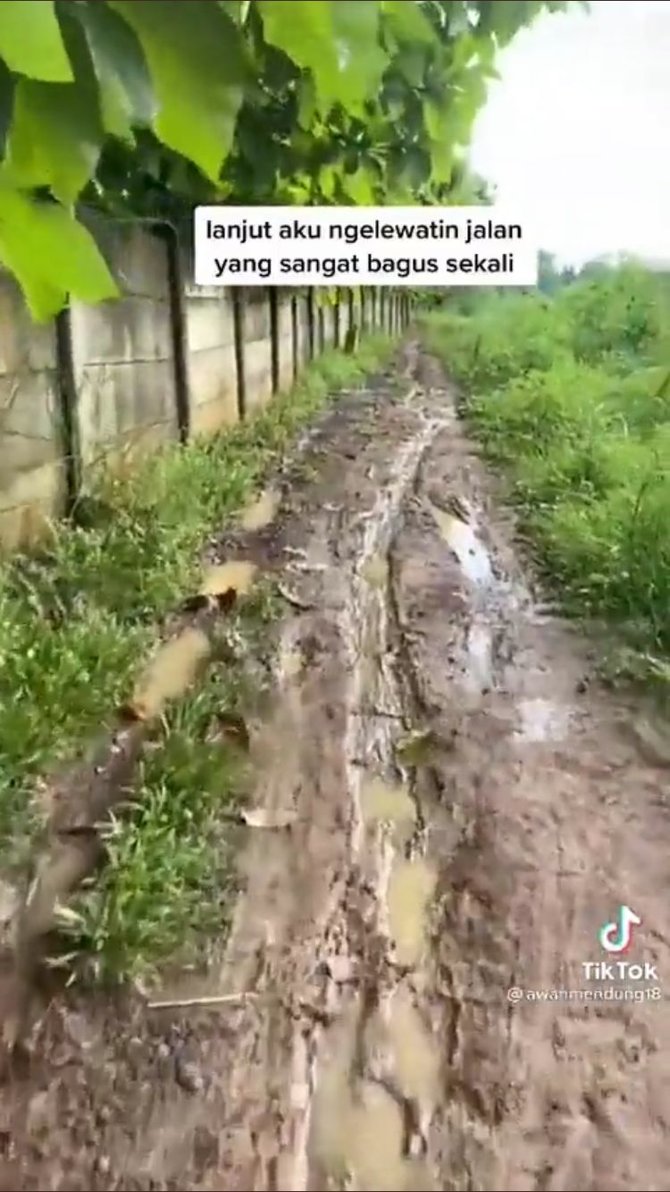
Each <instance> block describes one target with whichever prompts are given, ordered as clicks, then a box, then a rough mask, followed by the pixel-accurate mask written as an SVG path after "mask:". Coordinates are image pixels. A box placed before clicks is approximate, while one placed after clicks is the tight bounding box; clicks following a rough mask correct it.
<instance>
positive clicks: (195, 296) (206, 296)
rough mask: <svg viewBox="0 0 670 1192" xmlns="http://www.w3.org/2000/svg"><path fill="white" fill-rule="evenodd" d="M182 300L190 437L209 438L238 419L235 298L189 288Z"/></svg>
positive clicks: (206, 288)
mask: <svg viewBox="0 0 670 1192" xmlns="http://www.w3.org/2000/svg"><path fill="white" fill-rule="evenodd" d="M185 299H186V302H185V308H186V309H185V346H186V358H187V365H188V382H189V392H190V414H191V417H190V427H191V433H192V434H194V435H209V434H214V433H216V431H218V430H221V428H222V427H225V426H232V425H233V424H234V423H235V422H237V420H238V417H239V414H238V408H237V360H236V356H235V315H234V309H233V298H232V294H231V292H230V290H222V289H220V288H219V287H218V286H212V287H209V286H194V285H192V284H191V283H188V284H187V286H186V292H185Z"/></svg>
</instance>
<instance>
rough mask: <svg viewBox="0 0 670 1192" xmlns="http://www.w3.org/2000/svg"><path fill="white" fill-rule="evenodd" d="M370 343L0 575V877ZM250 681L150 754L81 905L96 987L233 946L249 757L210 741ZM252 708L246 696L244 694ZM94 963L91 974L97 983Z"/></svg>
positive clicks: (183, 719) (169, 733) (155, 461)
mask: <svg viewBox="0 0 670 1192" xmlns="http://www.w3.org/2000/svg"><path fill="white" fill-rule="evenodd" d="M390 348H391V344H390V341H388V340H387V339H386V338H382V337H376V338H369V339H367V340H364V341H363V342H362V343H361V345H360V348H359V351H358V353H357V355H356V356H355V357H352V356H346V355H344V354H342V353H339V352H330V353H326V354H324V355H323V356H322V357H321V358H320V359H319V360H318V361H317V362H315V363H314V364H313V365H312V366H311V367H310V368H309V369H308V370H307V372H306V373H305V375H304V378H303V379H302V380H301V381H300V382H299V384H298V385H297V386H296V388H295V389H294V390H293V392H292V393H291V394H289V395H287V396H286V397H282V398H280V399H277V400H275V401H274V402H273V403H272V404H271V405H270V406H269V407H268V408H267V410H266V411H264V412H263V413H262V414H261V415H260V416H259V417H257V418H256V419H255V420H253V421H250V422H249V423H246V424H244V425H241V426H239V427H236V428H235V429H233V430H231V431H230V432H229V433H225V434H222V435H220V436H218V437H216V438H214V439H211V440H208V441H196V442H194V443H192V444H190V445H188V446H187V447H185V448H179V447H176V446H175V447H173V448H169V449H167V450H165V451H164V452H162V453H160V454H158V455H156V456H154V457H153V458H152V459H151V460H150V461H148V462H147V463H146V464H145V465H144V467H143V468H142V469H138V471H137V472H136V473H135V474H134V475H133V476H132V477H130V478H125V479H123V480H119V479H117V480H108V481H107V482H106V483H103V484H101V486H100V487H99V488H98V490H97V491H96V492H95V494H94V495H93V496H92V497H91V498H90V499H89V500H88V501H87V502H86V503H85V504H82V508H81V515H82V517H81V520H82V522H83V524H80V525H78V526H76V527H75V526H70V525H65V524H63V525H59V526H57V527H55V529H54V534H53V540H52V541H50V542H49V545H48V547H47V548H44V549H42V550H41V551H39V552H37V553H33V554H31V555H21V556H16V557H13V558H11V559H8V560H6V561H5V563H4V565H3V568H2V572H1V573H0V863H1V864H2V867H3V869H4V871H5V873H8V874H9V875H10V876H11V874H12V873H15V872H17V871H21V870H22V869H23V867H24V865H25V863H26V859H27V856H28V853H29V849H30V844H31V840H32V838H33V835H34V830H35V827H36V821H35V817H34V815H33V811H32V791H33V789H34V785H35V781H36V779H37V778H38V777H39V776H40V775H43V774H45V773H48V772H49V771H51V770H52V769H53V768H54V767H57V766H58V765H59V764H60V763H62V762H64V761H66V760H68V759H71V758H73V757H74V756H76V754H77V753H78V751H79V750H80V748H81V747H82V746H83V745H84V744H85V743H86V742H87V740H89V739H90V738H91V736H92V735H93V734H95V733H96V732H97V731H99V729H100V726H101V724H104V723H105V721H106V720H107V719H108V718H109V716H110V713H111V712H112V711H113V709H114V708H115V707H116V706H118V704H119V703H120V702H121V701H122V700H123V698H124V697H126V696H127V695H128V693H129V691H130V689H131V687H132V683H133V680H134V677H135V674H136V673H137V670H138V668H139V667H140V665H141V664H142V662H143V661H144V660H145V659H146V657H147V654H148V653H149V652H150V650H151V648H152V645H153V643H154V642H155V639H156V632H157V625H158V624H159V623H160V621H161V618H162V617H164V615H165V614H167V613H168V612H170V611H171V610H172V609H173V608H174V607H175V606H176V605H177V604H178V603H179V601H180V600H181V599H183V597H184V596H185V595H187V594H188V593H189V592H191V591H193V590H194V587H195V585H196V583H197V580H198V576H199V552H200V548H201V547H202V545H203V544H204V541H205V539H206V538H207V535H208V534H209V533H211V532H213V531H215V530H217V529H219V528H221V527H222V525H223V524H224V523H225V522H226V521H227V520H228V519H230V518H231V516H233V515H234V514H235V513H236V512H237V511H238V510H239V509H240V508H241V507H242V506H244V505H245V504H246V503H247V502H248V500H249V499H250V498H251V497H252V496H253V494H254V492H255V491H256V490H257V488H258V486H259V484H260V483H261V482H262V479H263V476H264V474H265V473H266V472H267V470H268V469H269V468H270V466H271V465H272V464H273V463H274V462H275V461H276V460H277V459H278V458H279V457H280V456H281V454H282V453H283V452H284V451H285V449H286V448H287V447H288V446H289V444H290V442H291V440H292V439H293V437H294V436H295V434H296V432H297V431H298V430H299V429H300V428H301V427H302V426H304V425H305V424H306V423H307V422H308V421H309V420H310V418H311V417H312V416H313V415H314V414H316V413H317V412H318V410H319V409H320V408H321V407H322V406H323V405H324V404H325V402H326V400H327V399H328V397H329V395H332V394H335V393H336V392H337V390H338V389H340V388H344V387H346V386H348V385H351V384H353V383H355V382H356V381H358V380H359V379H360V378H361V377H362V376H364V375H365V374H366V373H368V372H370V371H371V370H373V369H374V368H375V367H376V366H377V365H378V364H379V363H380V361H381V360H382V359H383V358H384V357H385V356H387V355H388V354H389V351H390ZM272 615H273V601H272V599H271V598H270V597H269V596H268V593H267V591H266V590H265V589H264V588H263V587H262V585H261V586H259V594H258V596H257V597H255V598H254V599H253V600H251V601H247V602H245V607H244V611H243V613H241V614H240V615H239V617H238V627H239V629H240V631H241V633H242V635H243V637H245V638H246V639H247V641H249V642H251V643H252V644H253V642H254V640H257V639H258V637H259V630H260V631H261V633H260V636H263V633H262V631H263V630H264V629H265V628H266V627H267V625H268V623H269V622H270V621H271V620H272ZM245 681H247V680H245V678H244V676H243V675H242V674H241V673H235V672H234V670H233V671H231V669H230V668H229V667H228V668H227V669H226V671H225V672H223V671H222V669H221V668H219V669H218V670H217V669H215V670H214V671H213V672H212V673H211V675H210V678H209V679H208V680H207V681H206V682H205V684H204V685H203V686H202V688H201V689H200V690H198V691H197V692H194V693H193V694H192V695H190V696H189V697H188V698H187V699H186V700H185V701H183V702H182V703H181V704H180V705H179V706H178V707H176V708H174V709H173V710H172V712H171V713H170V715H169V717H168V721H167V724H166V727H165V732H164V735H163V739H162V741H161V742H159V743H158V744H159V745H160V747H157V748H154V749H152V750H150V751H148V752H147V755H146V757H145V758H144V760H143V762H142V768H141V773H140V778H139V790H140V796H141V797H140V799H139V801H138V804H137V806H136V807H134V808H133V809H132V811H131V812H130V814H129V815H128V816H127V817H124V818H123V819H122V820H120V821H118V822H116V823H115V824H114V825H113V829H112V833H111V838H110V841H109V855H110V861H111V864H110V865H109V866H108V867H107V869H106V870H105V872H104V874H103V875H102V879H101V881H100V882H99V884H98V885H96V887H95V889H92V890H89V891H87V892H85V893H84V894H83V895H82V896H81V897H80V898H79V899H78V901H77V904H76V907H77V910H78V913H79V914H80V915H81V918H80V920H79V921H78V922H77V923H76V924H74V925H73V927H72V931H73V934H74V936H75V940H76V948H77V950H82V949H83V950H84V951H85V952H86V954H87V956H88V958H89V961H90V962H91V963H90V964H89V966H88V971H89V972H90V971H93V972H94V974H95V976H96V977H97V978H99V979H105V980H119V979H124V978H127V977H137V976H141V975H142V974H147V973H149V972H151V971H152V970H153V969H154V968H155V966H156V965H159V964H161V963H163V962H164V961H165V960H166V959H167V958H168V957H171V956H172V955H173V954H174V953H175V952H179V953H180V955H184V956H186V955H188V954H190V953H192V951H193V948H194V947H195V944H196V941H197V940H198V939H199V937H201V936H202V933H203V932H206V931H216V932H220V930H221V928H222V926H224V925H225V914H226V912H225V906H226V904H227V894H228V893H229V889H230V882H231V880H232V877H231V865H230V859H231V857H230V849H229V847H228V845H227V844H226V839H227V834H226V833H225V832H224V830H223V826H222V820H221V813H222V811H223V810H224V809H226V808H229V807H230V806H231V805H232V804H234V802H235V801H236V800H238V799H239V798H240V797H241V796H242V795H243V793H244V791H245V789H246V784H247V782H248V775H246V773H245V767H244V764H243V762H242V761H241V759H240V757H238V756H236V755H235V751H229V750H228V751H225V753H224V751H223V750H222V749H221V746H220V744H217V743H216V742H214V743H213V742H211V741H208V734H209V732H210V730H211V727H212V724H213V723H214V722H215V719H216V715H217V712H220V711H222V710H225V711H230V710H231V708H232V709H234V708H235V707H237V706H239V704H240V702H241V701H242V700H243V696H244V691H245V688H244V683H245ZM247 694H248V693H247ZM91 966H92V970H91Z"/></svg>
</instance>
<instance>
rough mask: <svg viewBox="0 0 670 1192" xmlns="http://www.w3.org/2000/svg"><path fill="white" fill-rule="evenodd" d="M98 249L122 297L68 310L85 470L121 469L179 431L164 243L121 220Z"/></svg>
mask: <svg viewBox="0 0 670 1192" xmlns="http://www.w3.org/2000/svg"><path fill="white" fill-rule="evenodd" d="M102 248H103V251H104V252H105V255H106V256H107V259H108V260H109V261H110V264H111V265H112V268H113V271H114V273H115V274H116V276H117V278H118V279H119V281H120V283H121V285H122V287H123V292H124V296H123V297H122V298H121V300H120V301H115V302H105V303H101V304H100V305H99V306H85V305H83V304H82V303H79V302H74V303H73V304H72V307H71V312H70V324H71V343H72V364H73V368H74V383H75V387H76V392H77V423H78V449H79V452H80V456H81V466H82V471H83V473H84V474H88V473H90V472H91V471H93V470H95V469H97V468H98V467H99V466H103V467H109V466H112V467H117V468H123V467H125V466H126V465H127V464H128V463H132V462H133V461H134V460H135V459H136V458H137V455H138V454H140V453H141V452H143V451H147V450H153V449H154V448H155V447H157V446H159V445H160V444H161V443H165V442H169V441H170V440H172V439H176V438H177V437H178V434H179V427H178V419H177V401H176V381H175V352H174V343H173V334H172V318H171V303H170V289H169V278H168V265H167V258H166V253H165V247H164V245H163V243H162V242H161V241H160V240H158V239H157V238H155V237H153V236H149V235H147V234H146V232H143V231H140V230H138V229H137V228H132V227H127V226H126V227H125V228H124V227H121V228H115V229H114V230H113V232H111V233H109V234H108V235H107V236H106V237H105V239H104V240H103V243H102Z"/></svg>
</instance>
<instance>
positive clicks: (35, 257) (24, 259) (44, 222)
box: [0, 180, 118, 321]
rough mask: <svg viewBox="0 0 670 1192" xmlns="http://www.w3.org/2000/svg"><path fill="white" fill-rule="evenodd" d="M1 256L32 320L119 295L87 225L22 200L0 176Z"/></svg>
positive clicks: (58, 209)
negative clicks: (75, 302)
mask: <svg viewBox="0 0 670 1192" xmlns="http://www.w3.org/2000/svg"><path fill="white" fill-rule="evenodd" d="M0 260H2V262H3V263H4V265H5V266H6V267H7V268H8V269H9V270H10V271H11V272H12V273H13V274H14V276H15V277H16V278H17V280H18V282H19V284H20V285H21V288H22V289H23V292H24V294H25V296H26V301H27V303H28V307H29V309H30V313H31V314H32V316H33V318H34V319H36V320H38V321H45V320H47V319H50V318H52V317H53V316H54V315H55V314H57V313H58V311H59V310H60V309H61V308H62V307H63V306H64V305H65V302H66V300H67V297H68V295H70V296H71V297H72V298H75V299H79V300H80V301H81V302H89V303H93V302H103V301H105V300H106V299H108V298H116V297H118V289H117V286H116V284H115V282H114V280H113V278H112V276H111V274H110V272H109V270H108V268H107V265H106V264H105V262H104V260H103V258H102V257H101V255H100V253H99V252H98V249H97V247H96V245H95V242H94V240H93V239H92V237H91V236H90V234H89V233H88V232H87V230H86V228H84V227H82V225H81V224H79V223H77V221H76V220H75V219H74V217H73V215H72V214H71V213H70V212H69V211H66V210H65V208H64V207H61V206H60V205H59V204H57V203H44V202H37V201H36V200H34V199H30V198H27V197H26V195H23V194H21V193H20V192H19V191H17V190H15V189H14V188H13V187H12V186H10V185H8V184H7V182H6V181H5V180H0Z"/></svg>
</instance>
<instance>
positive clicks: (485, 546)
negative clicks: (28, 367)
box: [0, 348, 670, 1192]
mask: <svg viewBox="0 0 670 1192" xmlns="http://www.w3.org/2000/svg"><path fill="white" fill-rule="evenodd" d="M398 380H400V381H401V384H400V385H398ZM300 458H301V461H302V464H301V467H300V468H298V469H297V470H296V472H295V475H294V476H293V482H292V488H291V502H290V509H289V510H288V511H286V501H285V500H284V501H283V502H282V504H281V505H280V506H279V508H278V501H277V500H276V499H275V497H274V496H272V497H267V498H266V499H265V502H263V499H261V500H260V502H259V504H258V505H257V506H256V507H255V512H254V514H253V516H251V517H250V519H249V520H248V523H247V526H246V529H245V530H244V531H243V532H242V533H241V534H240V536H239V537H238V538H235V537H234V536H230V535H228V536H227V537H226V539H225V540H224V539H222V540H221V543H220V544H219V547H218V554H219V557H220V554H221V550H222V547H223V545H225V547H226V558H229V559H230V558H231V556H232V557H234V554H235V551H237V552H238V554H239V557H240V558H241V557H243V556H244V555H246V557H251V558H253V561H254V562H256V563H259V564H260V565H261V566H264V565H265V566H271V567H272V568H273V570H275V571H276V569H277V567H278V566H281V570H282V572H283V573H282V576H281V581H282V584H283V586H284V588H285V590H286V591H287V592H289V593H290V594H291V595H292V597H294V599H295V609H294V611H293V612H292V613H291V615H290V616H288V617H287V619H286V621H285V622H284V624H283V626H282V631H281V643H280V649H279V653H278V659H277V670H276V698H275V701H274V707H273V709H272V710H271V712H270V714H269V715H268V717H267V720H266V722H265V724H264V725H263V726H262V728H261V729H260V731H259V732H258V733H257V734H256V736H255V739H253V740H252V749H253V750H254V751H255V753H256V757H257V759H258V765H259V782H258V790H257V802H258V806H259V807H260V808H263V809H264V810H265V811H266V812H267V813H268V815H269V816H271V819H270V822H272V823H277V824H283V823H286V824H288V825H289V826H288V827H284V828H280V829H278V830H276V831H275V830H271V829H266V828H258V829H253V828H252V829H250V840H249V846H248V849H247V852H246V854H245V856H244V857H243V859H242V865H243V870H244V874H245V876H246V891H245V894H244V895H243V896H242V898H241V899H240V903H239V906H238V908H237V914H236V918H235V923H234V928H233V932H232V936H231V938H230V940H229V942H228V946H227V949H226V954H225V959H224V961H223V963H222V966H221V969H220V971H219V972H217V973H212V974H211V975H210V977H209V979H208V981H207V983H206V988H205V986H204V985H202V984H201V986H200V987H199V988H197V989H193V988H190V989H189V988H188V987H187V986H186V985H185V984H182V985H181V986H180V987H179V988H177V987H175V988H171V989H169V990H165V991H164V994H163V995H162V996H164V997H165V998H169V997H171V996H178V995H179V994H180V993H182V994H185V995H186V996H188V995H189V993H190V994H194V993H195V994H196V995H197V994H200V993H206V994H208V995H210V996H213V995H223V994H226V993H235V992H240V991H245V992H247V993H249V994H250V995H252V996H249V997H247V998H245V999H240V1000H239V1001H237V1002H235V1001H231V1002H227V1003H224V1004H222V1005H220V1006H218V1007H216V1008H205V1007H204V1006H200V1007H196V1008H185V1009H183V1010H179V1011H174V1010H147V1009H146V1008H144V1007H143V1006H142V1005H141V1004H140V1003H139V1002H137V1001H134V1000H132V999H129V1000H128V1001H127V1002H123V1003H121V1002H119V1001H118V999H117V1000H115V1001H114V1002H113V1003H108V1004H105V1003H103V1002H101V1001H98V1002H96V1003H95V1004H92V1003H91V1002H90V1001H89V1002H86V1001H79V1002H76V1001H75V1000H69V1001H68V1000H60V1001H58V1002H56V1003H54V1004H53V1005H52V1006H51V1008H50V1010H49V1012H48V1014H47V1015H46V1016H45V1018H44V1019H43V1021H42V1023H41V1024H40V1026H39V1027H38V1029H37V1031H36V1033H35V1035H34V1038H33V1040H32V1048H31V1056H30V1060H29V1062H28V1065H27V1069H26V1071H25V1072H20V1071H17V1072H15V1073H14V1075H13V1077H12V1079H11V1081H10V1083H8V1084H7V1085H6V1086H5V1088H4V1089H3V1090H2V1099H1V1101H0V1168H2V1179H0V1187H2V1188H7V1189H9V1188H19V1189H25V1190H27V1189H34V1190H36V1189H54V1190H59V1192H60V1190H63V1189H84V1188H93V1189H100V1190H102V1189H104V1190H109V1192H111V1190H112V1189H123V1190H127V1192H130V1190H133V1189H137V1190H142V1192H144V1190H149V1189H155V1190H159V1189H175V1190H176V1189H193V1190H196V1189H197V1190H203V1192H204V1190H211V1192H213V1190H214V1189H226V1190H228V1192H234V1190H240V1192H242V1189H254V1190H258V1192H271V1190H275V1192H283V1190H286V1192H289V1190H295V1192H298V1190H300V1192H317V1190H318V1189H345V1188H350V1189H360V1190H361V1192H374V1190H378V1189H404V1190H406V1192H410V1190H412V1192H421V1190H423V1189H425V1190H426V1192H428V1190H430V1189H434V1190H437V1189H444V1190H455V1189H464V1190H465V1189H482V1190H490V1192H493V1190H494V1189H500V1188H505V1189H510V1190H513V1192H521V1190H526V1189H527V1190H531V1189H532V1190H546V1192H551V1190H556V1192H559V1190H567V1189H571V1188H580V1189H592V1190H602V1192H605V1190H609V1189H621V1190H624V1189H625V1190H632V1189H640V1190H642V1189H648V1190H661V1189H670V1064H669V1063H668V1054H667V1045H668V1041H669V1039H670V1010H669V1005H670V1003H669V1002H668V999H667V990H666V989H665V987H664V983H665V981H666V980H670V956H669V954H668V953H669V951H670V933H669V932H668V930H667V928H666V925H665V912H664V910H663V908H664V907H666V908H667V902H668V886H669V880H668V867H667V857H668V855H669V854H670V819H669V816H668V807H667V800H666V791H667V756H664V755H663V751H662V750H661V751H657V750H655V749H654V748H653V747H650V745H649V734H647V735H646V737H645V742H646V743H645V749H644V754H643V753H642V752H641V751H640V746H639V744H638V738H637V736H636V733H635V731H634V730H635V724H636V718H637V717H638V714H639V711H640V709H639V707H638V708H634V707H632V706H630V705H629V703H628V702H627V701H626V700H624V699H623V698H620V697H618V696H616V695H615V694H613V693H611V692H605V691H602V690H600V689H599V687H598V685H597V683H596V682H595V681H594V682H588V681H585V680H588V678H589V673H590V670H591V667H592V663H591V661H590V656H589V652H588V649H587V646H586V644H585V643H584V641H583V640H582V639H581V637H580V635H579V634H578V633H577V632H575V631H574V629H571V628H570V627H569V626H568V625H566V624H565V623H562V622H561V621H560V620H558V619H556V618H552V617H550V616H548V615H546V614H545V613H543V612H542V606H541V604H540V602H539V601H538V600H536V598H535V596H534V594H533V592H532V591H531V589H530V587H529V585H528V581H527V580H525V579H524V576H523V573H522V569H521V567H520V564H519V562H518V554H517V551H516V550H515V546H514V535H513V531H512V528H511V526H510V523H509V519H508V518H506V517H505V516H504V515H501V513H500V508H499V502H498V500H497V497H496V488H495V484H494V482H493V481H492V480H491V478H490V477H488V476H487V474H486V471H485V469H484V468H483V467H482V465H481V463H480V461H479V460H478V458H477V455H476V452H475V451H474V449H473V447H472V445H471V444H470V443H469V442H468V440H467V438H466V437H465V435H464V433H463V430H462V428H461V426H460V425H459V423H458V420H457V418H456V415H455V412H454V408H453V400H452V395H451V393H450V391H449V388H448V386H447V385H446V383H445V382H444V379H443V378H442V377H441V376H440V373H439V370H438V369H437V367H436V366H435V365H434V364H433V363H432V362H431V361H429V360H425V359H422V358H421V357H420V356H419V354H418V353H417V351H416V349H415V348H410V349H409V350H408V354H407V357H406V358H405V359H404V360H403V361H402V362H401V364H399V365H398V368H397V371H396V375H395V377H393V378H391V377H385V378H384V377H381V378H377V379H375V380H374V381H372V382H370V384H369V388H368V389H367V390H366V391H364V392H363V393H362V394H360V393H359V394H356V395H350V396H349V397H345V398H343V399H342V400H341V401H340V402H339V403H338V405H337V406H336V407H335V408H334V409H333V410H332V411H331V413H330V414H328V415H327V416H326V417H325V418H324V419H323V420H322V422H321V423H320V424H319V426H318V427H317V428H316V429H315V432H314V433H313V434H312V435H310V436H309V438H308V439H307V440H306V442H305V443H304V444H303V445H302V447H301V454H300ZM305 463H307V464H308V465H309V468H310V469H312V470H313V472H314V478H312V479H308V478H306V475H305V473H306V469H305V467H304V464H305ZM301 477H302V478H301ZM267 518H271V519H274V520H273V521H272V522H271V523H269V524H268V525H265V524H264V523H265V522H266V521H267ZM245 534H247V537H246V538H245ZM254 536H255V537H254ZM212 549H213V553H214V554H216V553H217V550H216V549H215V548H214V546H213V548H212ZM254 552H255V553H254ZM213 561H214V560H213ZM664 767H665V768H664ZM621 903H624V904H626V905H628V906H629V907H631V908H632V909H633V911H634V912H635V913H636V914H637V915H638V916H639V917H640V918H641V920H642V924H641V926H639V927H638V928H637V931H636V933H634V935H633V940H632V944H631V947H630V949H629V951H628V952H627V953H626V956H625V960H627V961H628V962H629V963H631V964H637V965H642V966H644V964H645V962H646V963H647V964H648V965H651V966H654V967H655V969H656V971H657V976H656V977H655V976H651V977H650V979H648V980H635V979H633V978H628V979H619V980H615V981H609V980H605V981H602V982H600V981H594V980H588V979H587V977H586V974H585V972H584V971H583V968H582V965H583V964H584V963H585V962H589V961H603V960H604V961H608V962H609V963H612V962H616V961H617V959H618V958H617V957H616V956H614V957H612V956H608V955H607V954H606V953H605V952H603V951H602V949H601V948H600V946H599V943H598V929H599V927H600V926H601V925H602V924H603V923H605V922H608V921H610V920H611V919H612V917H613V915H614V913H615V911H616V909H617V907H618V906H619V905H620V904H621ZM513 987H514V988H516V989H517V990H520V991H522V992H521V993H520V994H519V995H518V996H519V1000H518V1001H516V1002H515V1001H513V1000H510V998H509V997H508V990H509V989H511V988H513ZM534 990H538V991H542V992H541V993H539V994H538V995H537V996H536V997H535V998H534V997H533V994H532V991H534ZM553 990H555V991H564V992H563V994H561V993H560V992H559V993H557V994H556V995H555V996H554V997H552V996H549V995H548V993H547V992H546V991H553ZM584 990H587V991H590V992H591V997H590V998H588V999H587V998H586V997H584V996H581V997H580V996H578V993H579V991H584ZM626 990H628V994H626V992H625V991H626ZM569 991H572V992H573V996H572V997H569V996H568V993H569ZM658 991H660V994H658V996H657V993H658ZM596 993H599V994H600V996H596ZM605 994H607V996H604V995H605ZM543 995H544V996H543ZM515 996H517V995H512V997H515ZM3 1164H4V1167H3Z"/></svg>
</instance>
